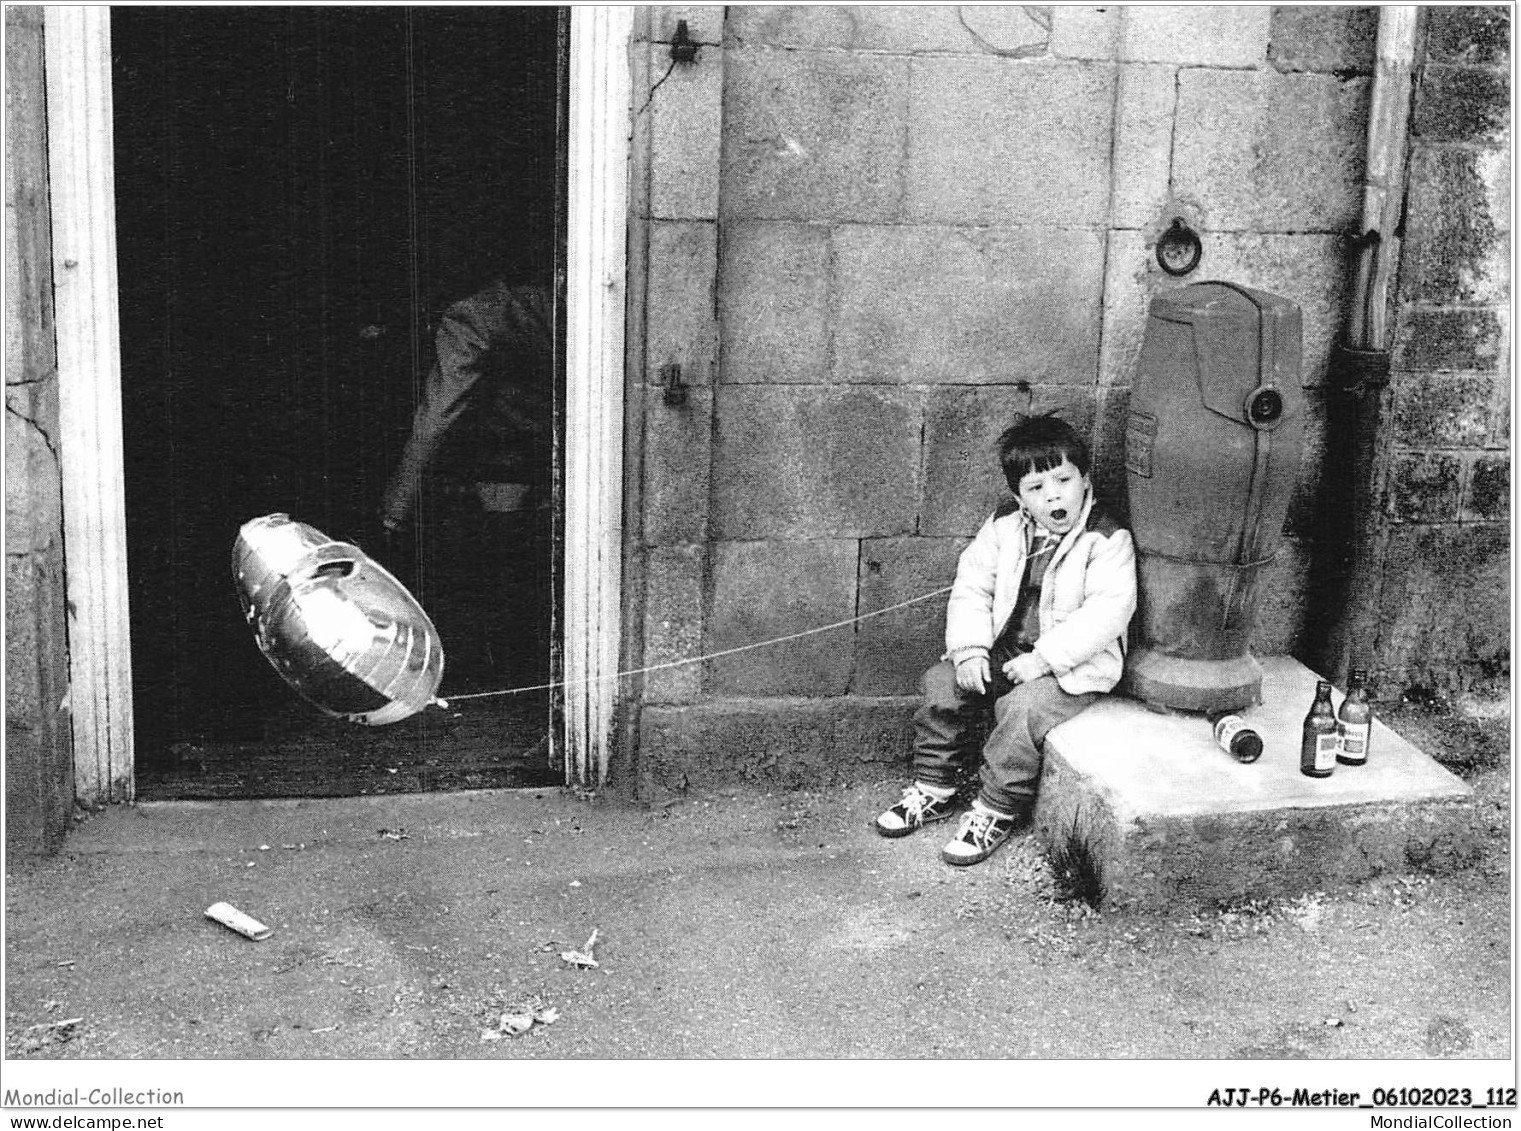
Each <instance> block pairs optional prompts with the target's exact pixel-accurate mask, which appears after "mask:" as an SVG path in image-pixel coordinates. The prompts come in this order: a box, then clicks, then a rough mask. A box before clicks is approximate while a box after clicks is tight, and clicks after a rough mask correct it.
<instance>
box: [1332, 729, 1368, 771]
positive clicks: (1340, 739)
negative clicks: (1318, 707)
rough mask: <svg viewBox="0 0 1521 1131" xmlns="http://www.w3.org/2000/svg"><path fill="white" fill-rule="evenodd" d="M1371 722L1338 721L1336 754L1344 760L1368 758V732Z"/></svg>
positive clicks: (1365, 759) (1358, 760)
mask: <svg viewBox="0 0 1521 1131" xmlns="http://www.w3.org/2000/svg"><path fill="white" fill-rule="evenodd" d="M1372 729H1373V725H1372V724H1371V723H1340V724H1338V725H1337V728H1336V745H1337V751H1336V753H1337V755H1338V756H1339V757H1341V758H1343V759H1345V760H1349V761H1355V762H1364V761H1367V758H1368V734H1369V732H1370V731H1371V730H1372Z"/></svg>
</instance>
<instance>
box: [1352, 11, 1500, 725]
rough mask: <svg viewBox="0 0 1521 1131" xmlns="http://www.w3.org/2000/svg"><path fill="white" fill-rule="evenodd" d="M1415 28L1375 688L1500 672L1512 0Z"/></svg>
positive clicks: (1488, 679)
mask: <svg viewBox="0 0 1521 1131" xmlns="http://www.w3.org/2000/svg"><path fill="white" fill-rule="evenodd" d="M1423 39H1424V42H1423V44H1422V48H1421V57H1420V59H1419V60H1418V62H1419V67H1418V70H1417V73H1416V90H1415V105H1414V114H1413V117H1412V120H1411V127H1410V128H1411V151H1410V172H1409V194H1408V206H1407V213H1406V233H1405V243H1404V256H1403V260H1402V263H1401V274H1400V287H1399V304H1398V314H1397V323H1396V328H1395V339H1394V359H1393V360H1394V373H1393V375H1392V383H1391V396H1390V411H1389V413H1388V414H1387V423H1386V426H1385V430H1384V434H1383V436H1382V437H1381V451H1380V456H1381V460H1380V471H1381V479H1380V491H1379V496H1378V497H1379V503H1380V517H1381V519H1382V527H1381V529H1380V532H1379V533H1380V539H1381V546H1382V548H1383V551H1384V552H1383V559H1384V560H1383V563H1382V570H1381V575H1380V577H1379V579H1378V588H1377V591H1376V592H1377V624H1376V629H1375V631H1376V638H1375V640H1374V641H1373V642H1372V649H1371V650H1372V652H1373V654H1374V655H1375V656H1376V661H1375V666H1376V668H1377V675H1378V678H1379V682H1380V683H1381V684H1383V685H1384V689H1385V692H1384V693H1385V694H1386V695H1387V694H1396V693H1398V692H1399V691H1401V690H1404V689H1406V688H1409V687H1412V686H1419V687H1426V688H1430V689H1432V690H1437V691H1452V690H1456V689H1466V688H1473V687H1481V688H1487V689H1493V688H1503V686H1504V683H1505V681H1506V679H1507V678H1508V676H1509V672H1510V632H1509V626H1510V576H1511V561H1510V412H1511V402H1510V388H1511V385H1510V331H1511V328H1510V324H1509V311H1510V285H1511V281H1510V267H1509V264H1510V213H1511V204H1510V138H1511V123H1510V117H1509V114H1510V46H1509V44H1510V12H1509V10H1508V9H1507V8H1504V7H1499V6H1493V7H1490V6H1486V7H1436V6H1433V7H1430V8H1427V9H1426V10H1425V23H1424V37H1423Z"/></svg>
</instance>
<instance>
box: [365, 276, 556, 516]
mask: <svg viewBox="0 0 1521 1131" xmlns="http://www.w3.org/2000/svg"><path fill="white" fill-rule="evenodd" d="M553 350H554V305H553V302H552V300H551V297H550V294H549V290H548V288H547V287H544V286H542V285H536V284H520V285H516V286H511V285H509V284H507V283H506V282H505V281H503V280H500V279H499V280H496V281H494V282H492V283H490V284H488V285H487V286H485V287H483V288H481V289H480V290H478V291H476V292H475V293H473V294H471V295H469V296H468V297H466V298H463V299H461V300H459V301H458V302H456V303H454V304H453V305H451V306H450V307H449V308H448V309H446V310H445V311H444V314H443V317H442V318H441V319H440V321H439V327H438V332H437V334H436V335H435V338H434V357H433V364H432V367H431V368H430V369H429V370H428V377H427V382H426V384H425V385H424V387H423V397H422V403H421V404H419V405H418V407H417V412H416V415H414V416H413V418H412V433H411V435H410V436H409V437H408V438H407V444H406V447H405V448H404V449H403V450H402V455H401V461H400V463H399V464H398V465H397V467H396V470H395V471H394V472H393V473H392V475H391V479H390V482H389V484H388V485H387V486H386V492H385V498H384V500H383V501H382V503H381V508H380V521H381V525H382V526H383V527H384V528H385V530H386V531H387V532H395V531H397V530H400V529H402V528H403V527H405V526H406V525H407V524H408V523H409V522H410V521H411V520H412V517H413V512H414V510H415V508H416V505H417V496H418V492H419V489H420V485H421V482H422V475H423V472H424V471H425V470H426V469H427V468H428V465H429V464H430V463H432V462H433V460H434V458H435V457H436V456H437V455H438V453H439V450H440V448H441V447H442V446H443V444H444V440H445V437H446V436H447V435H448V433H449V432H450V431H451V430H452V429H453V428H454V426H455V424H456V422H458V421H459V420H460V418H461V417H464V416H467V414H468V417H469V419H468V420H467V421H466V423H465V425H464V426H463V427H465V428H467V429H468V430H469V431H470V432H471V433H472V434H471V435H470V436H469V437H468V438H467V441H466V443H464V444H463V445H462V446H463V447H464V448H465V449H466V454H465V457H464V458H465V459H466V460H468V461H469V462H470V463H471V464H473V465H474V466H473V467H470V468H469V469H468V470H469V471H470V472H471V474H472V475H473V478H474V480H475V482H476V483H477V484H478V485H479V489H480V490H482V491H488V490H491V489H493V488H506V487H508V486H510V485H520V486H527V487H529V488H540V489H542V488H543V487H544V486H546V485H547V482H548V469H549V462H550V461H549V456H548V451H549V444H550V440H551V437H552V434H553V419H552V389H553V387H554V381H553V373H552V369H551V366H552V364H553ZM482 503H483V504H484V505H485V506H487V508H488V509H491V508H492V507H493V505H500V501H499V500H496V501H494V500H493V499H491V498H487V497H483V498H482Z"/></svg>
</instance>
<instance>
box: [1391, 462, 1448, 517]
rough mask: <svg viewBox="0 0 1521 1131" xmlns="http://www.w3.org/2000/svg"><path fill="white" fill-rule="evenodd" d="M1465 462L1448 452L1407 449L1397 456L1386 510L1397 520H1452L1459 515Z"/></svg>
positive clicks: (1392, 469) (1392, 470)
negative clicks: (1412, 450) (1409, 450)
mask: <svg viewBox="0 0 1521 1131" xmlns="http://www.w3.org/2000/svg"><path fill="white" fill-rule="evenodd" d="M1462 485H1463V462H1462V460H1460V459H1459V458H1458V457H1457V456H1455V455H1450V454H1447V453H1445V452H1405V453H1401V454H1399V455H1397V456H1395V458H1394V466H1393V467H1392V468H1390V471H1389V484H1388V486H1387V488H1386V490H1385V494H1384V513H1385V514H1387V515H1388V516H1389V517H1390V518H1392V519H1394V520H1395V521H1396V522H1452V521H1453V520H1454V519H1456V518H1457V516H1458V499H1459V497H1460V496H1461V494H1462Z"/></svg>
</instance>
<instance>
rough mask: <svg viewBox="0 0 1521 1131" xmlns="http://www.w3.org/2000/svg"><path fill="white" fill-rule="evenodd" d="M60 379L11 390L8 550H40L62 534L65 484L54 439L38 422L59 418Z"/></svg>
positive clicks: (7, 443)
mask: <svg viewBox="0 0 1521 1131" xmlns="http://www.w3.org/2000/svg"><path fill="white" fill-rule="evenodd" d="M57 385H58V383H57V381H56V380H48V381H42V382H38V383H37V384H35V385H26V386H19V387H13V388H7V389H6V391H5V405H6V413H5V550H6V553H7V554H18V553H26V552H31V551H40V550H43V549H45V548H46V547H47V546H49V545H50V544H52V543H54V542H55V541H56V540H58V539H59V538H61V537H62V533H63V488H62V481H61V479H60V478H59V474H60V473H59V467H58V456H57V453H56V452H55V451H54V446H53V445H54V442H50V441H49V438H48V437H47V436H46V435H45V434H44V432H43V431H42V427H41V426H40V425H39V423H38V420H39V418H41V419H51V420H52V421H53V422H54V423H55V426H56V422H57V420H58V397H57Z"/></svg>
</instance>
